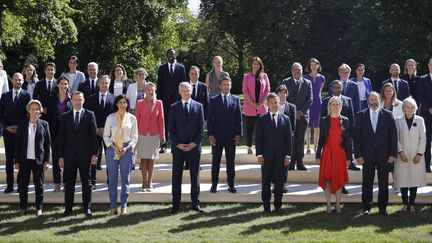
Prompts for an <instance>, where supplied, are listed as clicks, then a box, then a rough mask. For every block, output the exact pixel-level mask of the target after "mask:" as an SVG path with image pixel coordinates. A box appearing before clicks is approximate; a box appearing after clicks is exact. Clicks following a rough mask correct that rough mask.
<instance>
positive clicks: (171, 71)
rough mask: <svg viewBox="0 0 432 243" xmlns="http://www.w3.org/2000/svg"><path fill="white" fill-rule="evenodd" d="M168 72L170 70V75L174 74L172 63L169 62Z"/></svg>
mask: <svg viewBox="0 0 432 243" xmlns="http://www.w3.org/2000/svg"><path fill="white" fill-rule="evenodd" d="M169 72H170V75H171V76H173V74H174V70H173V64H170V70H169Z"/></svg>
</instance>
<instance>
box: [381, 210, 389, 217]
mask: <svg viewBox="0 0 432 243" xmlns="http://www.w3.org/2000/svg"><path fill="white" fill-rule="evenodd" d="M379 213H380V214H381V215H384V216H388V213H387V211H386V210H380V211H379Z"/></svg>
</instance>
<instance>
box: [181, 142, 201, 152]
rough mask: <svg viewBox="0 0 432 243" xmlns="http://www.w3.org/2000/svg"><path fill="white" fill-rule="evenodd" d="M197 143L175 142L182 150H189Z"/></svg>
mask: <svg viewBox="0 0 432 243" xmlns="http://www.w3.org/2000/svg"><path fill="white" fill-rule="evenodd" d="M196 146H197V144H196V143H194V142H192V143H187V144H186V143H179V144H177V148H178V149H180V150H182V151H184V152H189V151H191V150H192V149H194V148H196Z"/></svg>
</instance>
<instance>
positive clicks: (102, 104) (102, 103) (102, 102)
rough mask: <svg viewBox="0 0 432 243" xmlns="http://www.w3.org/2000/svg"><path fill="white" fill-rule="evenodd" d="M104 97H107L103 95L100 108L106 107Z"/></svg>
mask: <svg viewBox="0 0 432 243" xmlns="http://www.w3.org/2000/svg"><path fill="white" fill-rule="evenodd" d="M104 96H105V94H101V101H100V106H101V107H102V108H104V107H105V100H104Z"/></svg>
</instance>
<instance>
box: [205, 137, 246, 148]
mask: <svg viewBox="0 0 432 243" xmlns="http://www.w3.org/2000/svg"><path fill="white" fill-rule="evenodd" d="M209 142H210V145H211V146H215V145H216V137H215V136H213V135H211V136H209ZM239 143H240V135H236V136H235V137H234V145H235V146H237V145H239Z"/></svg>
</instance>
